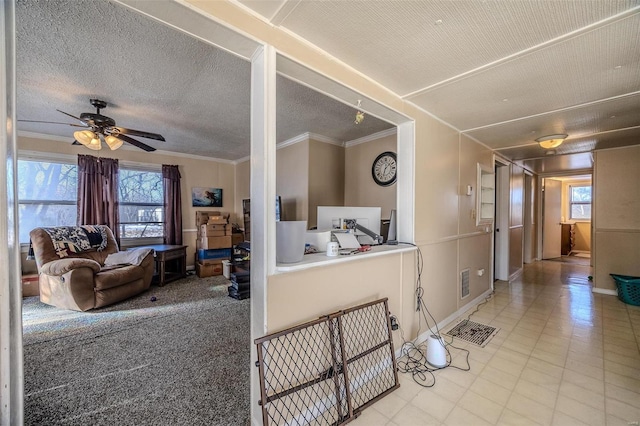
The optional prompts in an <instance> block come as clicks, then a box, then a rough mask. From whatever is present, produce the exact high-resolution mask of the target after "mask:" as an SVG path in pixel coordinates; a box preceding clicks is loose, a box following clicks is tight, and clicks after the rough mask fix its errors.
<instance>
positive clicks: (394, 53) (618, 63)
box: [239, 0, 640, 172]
mask: <svg viewBox="0 0 640 426" xmlns="http://www.w3.org/2000/svg"><path fill="white" fill-rule="evenodd" d="M239 2H240V3H241V4H242V5H243V6H245V7H247V8H250V9H252V10H253V11H254V12H255V13H258V14H260V15H262V16H263V17H264V19H265V20H268V21H270V22H271V23H272V24H273V25H276V26H280V27H282V28H284V29H286V30H288V31H292V32H294V33H296V34H298V35H299V36H300V37H302V38H304V39H306V40H308V41H309V42H310V43H312V44H315V45H317V46H318V47H319V48H321V49H323V50H325V51H326V52H327V53H329V54H330V55H333V56H335V57H337V58H338V59H340V60H342V61H344V62H346V63H348V64H349V65H351V66H352V67H354V68H356V69H357V70H358V71H360V72H362V73H363V74H366V75H367V76H369V77H371V78H373V79H374V80H376V81H378V82H379V83H381V84H382V85H384V86H386V87H388V88H390V89H391V90H393V91H394V92H395V93H397V94H398V95H399V96H401V97H403V98H404V99H406V100H407V101H409V102H412V103H414V104H416V105H417V106H419V107H420V108H422V109H424V110H426V111H428V112H430V113H431V114H433V115H435V116H436V117H438V118H440V119H441V120H443V121H445V122H447V123H449V124H450V125H451V126H453V127H455V128H457V129H458V130H460V131H462V132H464V133H465V134H467V135H469V136H471V137H473V138H475V139H476V140H478V141H480V142H482V143H483V144H485V145H487V146H489V147H491V148H493V149H497V150H499V152H500V153H501V154H502V155H504V156H506V157H509V158H511V159H522V158H537V160H535V161H532V162H530V163H527V166H530V167H534V168H533V169H532V170H534V171H541V172H542V171H543V170H549V169H554V170H555V169H556V168H557V167H558V166H566V167H570V168H584V167H587V168H588V167H590V165H587V166H585V161H584V160H585V159H588V158H590V156H589V155H587V156H578V157H576V161H571V160H570V159H564V160H562V161H556V160H553V163H554V165H553V167H551V166H549V167H544V163H545V162H546V161H548V162H549V163H551V162H552V160H551V159H550V158H549V156H548V155H546V153H545V152H544V150H542V149H541V148H539V147H538V146H537V145H536V142H535V138H537V137H540V136H543V135H548V134H551V133H567V134H569V140H567V142H565V145H564V146H563V147H562V149H558V150H556V152H555V153H556V155H557V156H560V155H563V154H566V155H567V156H568V155H575V153H579V152H588V151H591V150H593V149H602V148H604V147H611V146H619V145H620V144H637V143H640V139H637V138H635V136H636V134H635V132H634V130H633V127H635V126H640V103H639V101H638V96H639V95H640V6H639V5H640V1H638V0H626V1H625V0H622V1H616V0H613V1H582V0H563V1H544V0H521V1H508V0H493V1H492V0H482V1H478V0H457V1H449V0H430V1H393V0H382V1H374V0H372V1H366V2H361V1H342V0H326V1H322V2H318V1H306V0H288V1H287V0H281V1H254V0H239ZM613 116H615V117H613ZM612 117H613V118H612ZM627 128H631V129H629V130H625V129H627ZM634 138H635V139H634ZM541 156H542V159H540V157H541Z"/></svg>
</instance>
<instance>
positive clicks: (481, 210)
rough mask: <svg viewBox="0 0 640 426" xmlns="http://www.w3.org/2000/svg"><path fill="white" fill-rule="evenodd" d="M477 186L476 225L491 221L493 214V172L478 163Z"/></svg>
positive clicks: (487, 223) (486, 223)
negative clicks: (478, 189)
mask: <svg viewBox="0 0 640 426" xmlns="http://www.w3.org/2000/svg"><path fill="white" fill-rule="evenodd" d="M478 187H479V188H480V192H478V194H477V199H476V210H477V214H476V225H478V226H480V225H489V224H491V223H493V216H494V214H495V199H496V198H495V174H494V173H493V171H492V170H491V169H490V168H489V167H486V166H483V165H482V164H479V163H478Z"/></svg>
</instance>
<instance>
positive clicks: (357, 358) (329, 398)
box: [255, 298, 399, 426]
mask: <svg viewBox="0 0 640 426" xmlns="http://www.w3.org/2000/svg"><path fill="white" fill-rule="evenodd" d="M255 344H256V345H257V350H258V362H257V366H258V368H259V370H260V398H261V399H260V401H259V404H260V405H261V406H262V421H263V424H264V426H268V425H340V424H344V423H347V422H349V421H351V420H353V419H354V418H355V417H357V416H358V415H359V413H360V411H361V410H362V409H364V408H365V407H367V406H368V405H371V404H373V403H374V402H375V401H377V400H378V399H380V398H382V397H383V396H385V395H387V394H388V393H390V392H392V391H393V390H395V389H397V388H398V386H399V384H398V373H397V370H396V359H395V354H394V351H393V341H392V339H391V323H390V320H389V309H388V303H387V299H386V298H385V299H380V300H377V301H375V302H371V303H366V304H364V305H360V306H356V307H353V308H350V309H347V310H344V311H339V312H336V313H333V314H331V315H327V316H324V317H321V318H319V319H317V320H315V321H310V322H307V323H304V324H301V325H298V326H296V327H292V328H289V329H287V330H283V331H280V332H278V333H273V334H270V335H268V336H264V337H261V338H259V339H256V340H255Z"/></svg>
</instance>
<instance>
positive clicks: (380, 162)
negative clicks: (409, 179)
mask: <svg viewBox="0 0 640 426" xmlns="http://www.w3.org/2000/svg"><path fill="white" fill-rule="evenodd" d="M397 171H398V163H397V160H396V154H395V152H391V151H387V152H383V153H382V154H380V155H378V156H377V157H376V159H375V161H374V162H373V166H372V167H371V175H372V176H373V180H374V181H375V182H376V183H377V184H378V185H380V186H389V185H392V184H394V183H395V182H396V173H397Z"/></svg>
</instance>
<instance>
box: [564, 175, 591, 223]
mask: <svg viewBox="0 0 640 426" xmlns="http://www.w3.org/2000/svg"><path fill="white" fill-rule="evenodd" d="M573 188H589V192H590V193H591V201H574V200H573ZM574 205H577V206H590V207H592V206H593V185H591V184H573V185H569V219H571V220H574V221H578V222H590V221H591V216H592V212H591V209H590V210H589V218H575V217H573V206H574Z"/></svg>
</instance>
